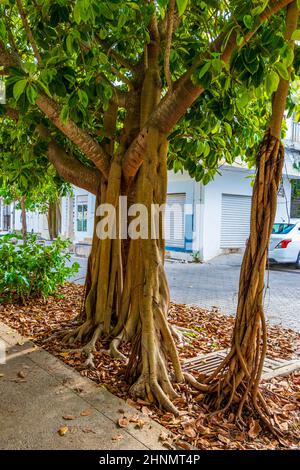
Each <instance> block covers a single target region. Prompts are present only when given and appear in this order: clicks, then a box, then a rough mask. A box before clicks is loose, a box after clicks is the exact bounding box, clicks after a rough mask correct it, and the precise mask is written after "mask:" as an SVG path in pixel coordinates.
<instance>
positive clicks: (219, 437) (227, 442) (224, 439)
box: [218, 434, 231, 445]
mask: <svg viewBox="0 0 300 470" xmlns="http://www.w3.org/2000/svg"><path fill="white" fill-rule="evenodd" d="M218 439H219V441H221V442H223V443H224V444H227V445H228V444H230V442H231V441H230V439H228V437H225V436H223V435H222V434H218Z"/></svg>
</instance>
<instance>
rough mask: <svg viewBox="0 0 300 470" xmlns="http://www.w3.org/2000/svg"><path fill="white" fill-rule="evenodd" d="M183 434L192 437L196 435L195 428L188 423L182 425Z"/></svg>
mask: <svg viewBox="0 0 300 470" xmlns="http://www.w3.org/2000/svg"><path fill="white" fill-rule="evenodd" d="M184 434H185V435H186V436H188V437H192V438H193V437H196V436H197V433H196V431H195V429H194V428H193V427H192V426H190V425H189V426H185V427H184Z"/></svg>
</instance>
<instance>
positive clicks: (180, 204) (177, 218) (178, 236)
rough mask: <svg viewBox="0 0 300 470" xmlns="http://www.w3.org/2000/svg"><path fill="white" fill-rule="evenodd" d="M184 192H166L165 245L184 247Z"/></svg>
mask: <svg viewBox="0 0 300 470" xmlns="http://www.w3.org/2000/svg"><path fill="white" fill-rule="evenodd" d="M185 199H186V195H185V194H184V193H176V194H168V195H167V206H166V213H165V237H166V246H167V247H174V248H184V247H185V214H184V205H185Z"/></svg>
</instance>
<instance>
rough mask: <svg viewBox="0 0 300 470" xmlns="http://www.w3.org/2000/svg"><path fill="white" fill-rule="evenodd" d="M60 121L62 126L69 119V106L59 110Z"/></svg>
mask: <svg viewBox="0 0 300 470" xmlns="http://www.w3.org/2000/svg"><path fill="white" fill-rule="evenodd" d="M60 119H61V120H62V122H63V123H64V124H66V122H67V121H68V119H69V106H68V105H66V104H65V105H64V106H63V107H62V108H61V112H60Z"/></svg>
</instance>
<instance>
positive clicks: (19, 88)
mask: <svg viewBox="0 0 300 470" xmlns="http://www.w3.org/2000/svg"><path fill="white" fill-rule="evenodd" d="M26 85H27V80H26V79H25V78H23V79H22V80H19V81H17V82H16V83H15V84H14V88H13V95H14V99H15V100H16V101H18V100H19V98H20V96H21V95H22V94H23V92H24V90H25V88H26Z"/></svg>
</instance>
